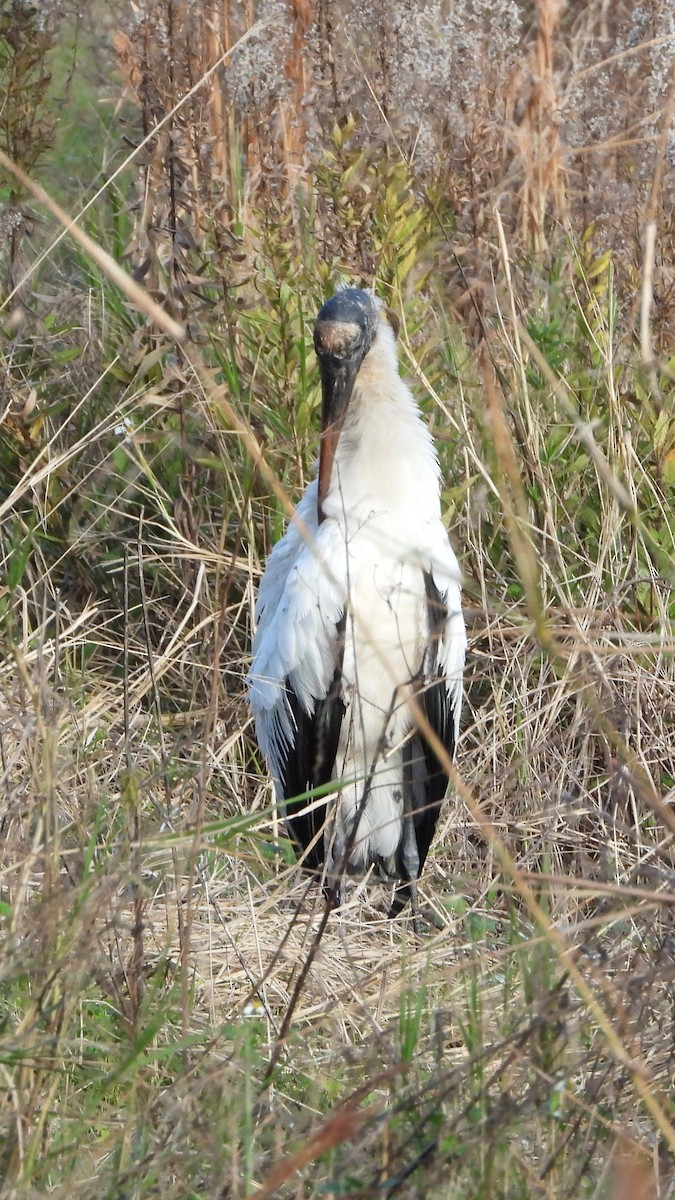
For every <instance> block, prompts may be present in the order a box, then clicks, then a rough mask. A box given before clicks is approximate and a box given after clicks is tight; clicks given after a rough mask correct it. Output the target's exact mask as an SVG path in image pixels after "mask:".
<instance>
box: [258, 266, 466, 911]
mask: <svg viewBox="0 0 675 1200" xmlns="http://www.w3.org/2000/svg"><path fill="white" fill-rule="evenodd" d="M314 346H315V349H316V353H317V356H318V359H319V366H320V369H321V383H322V395H323V404H322V431H321V448H320V456H319V469H318V475H317V477H316V478H315V479H314V481H313V482H312V483H311V484H310V485H309V487H308V488H307V490H306V492H305V494H304V496H303V498H302V500H301V501H300V503H299V505H298V507H297V510H296V518H297V519H294V520H293V521H292V522H291V523H290V525H289V527H288V529H287V531H286V533H285V535H284V536H283V538H282V539H281V540H280V541H279V542H278V543H277V545H276V546H275V547H274V548H273V550H272V553H271V554H270V557H269V560H268V563H267V566H266V569H265V572H264V575H263V578H262V582H261V584H260V590H259V594H258V601H257V608H256V621H257V631H256V634H255V638H254V643H253V662H252V666H251V669H250V672H249V676H248V685H249V696H250V703H251V708H252V711H253V715H254V717H255V730H256V737H257V740H258V744H259V745H260V748H261V750H262V751H263V753H264V755H265V758H266V759H267V763H268V765H269V768H270V772H271V774H272V776H273V779H274V783H275V786H276V792H277V798H278V800H279V802H280V803H281V805H282V806H283V809H284V811H285V815H286V822H287V826H288V831H289V833H290V836H291V838H292V840H293V843H294V845H295V848H296V851H297V853H298V856H299V857H300V859H301V862H302V864H303V866H304V867H305V868H306V869H308V870H311V871H313V872H315V873H316V874H317V875H318V876H320V877H321V878H322V880H323V883H324V887H325V888H326V890H327V892H328V893H329V894H332V895H334V896H339V899H340V902H342V901H343V900H344V875H345V872H346V871H347V872H353V871H354V872H365V871H367V870H368V869H369V868H370V867H371V866H374V867H375V868H376V869H377V871H378V872H379V874H380V875H381V876H382V877H383V878H384V879H387V880H391V881H395V883H396V887H395V891H394V898H393V902H392V905H391V909H390V914H389V915H390V916H394V915H395V914H396V913H398V912H399V911H400V910H401V909H402V908H403V906H404V905H405V904H406V902H407V901H408V900H411V902H412V908H413V914H414V917H415V923H416V924H417V919H418V917H419V901H418V895H417V881H418V879H419V875H420V872H421V870H422V867H423V866H424V861H425V859H426V856H427V852H428V850H429V846H430V844H431V840H432V837H433V834H434V830H435V827H436V823H437V821H438V815H439V811H440V807H441V802H442V800H443V797H444V796H445V792H446V788H447V784H448V776H447V772H446V771H445V770H444V767H443V765H442V764H441V763H440V762H439V760H438V759H437V757H436V754H435V753H434V750H433V748H432V746H431V745H430V744H429V742H428V740H427V737H425V734H424V729H423V726H424V721H422V722H419V717H418V718H417V720H416V715H415V714H416V711H417V712H418V713H419V712H421V713H422V714H423V717H424V718H425V720H426V722H428V725H429V726H430V727H431V729H432V730H433V732H434V733H435V735H436V737H437V738H438V739H439V741H440V742H441V743H442V745H443V746H444V747H445V750H446V751H447V753H448V755H449V756H450V757H451V758H452V756H453V755H454V752H455V747H456V744H457V737H458V733H459V718H460V706H461V697H462V673H463V666H464V654H465V647H466V633H465V629H464V621H463V618H462V611H461V602H460V587H459V580H460V573H459V568H458V565H457V559H456V558H455V555H454V552H453V550H452V547H451V545H450V542H449V540H448V536H447V533H446V531H445V528H444V526H443V523H442V521H441V508H440V472H439V466H438V459H437V457H436V452H435V449H434V444H433V442H432V439H431V436H430V433H429V430H428V428H427V426H426V424H425V422H424V421H423V419H422V416H421V414H420V411H419V408H418V406H417V404H416V403H415V400H414V399H413V397H412V395H411V393H410V390H409V389H408V387H407V386H406V384H405V383H404V382H403V380H402V379H401V378H400V376H399V373H398V361H397V353H396V341H395V333H394V330H393V328H392V323H390V320H389V319H388V314H387V312H386V310H385V309H384V308H383V307H382V306H381V304H380V303H379V301H378V300H377V299H376V298H375V297H374V296H372V295H371V294H370V293H368V292H365V291H361V290H360V289H358V288H344V289H342V290H340V291H338V292H337V293H336V294H335V295H334V296H333V297H332V299H330V300H328V301H327V302H326V304H324V306H323V308H322V309H321V311H320V312H319V315H318V317H317V321H316V326H315V329H314ZM411 697H412V702H411ZM331 781H334V787H333V788H332V789H331V788H326V787H325V786H323V785H329V784H330V783H331ZM322 787H323V791H319V792H318V794H317V795H315V797H314V798H312V797H310V798H309V799H308V798H307V793H308V792H311V791H312V790H315V789H321V788H322Z"/></svg>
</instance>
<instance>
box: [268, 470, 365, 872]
mask: <svg viewBox="0 0 675 1200" xmlns="http://www.w3.org/2000/svg"><path fill="white" fill-rule="evenodd" d="M316 508H317V484H316V481H315V482H313V483H312V484H310V486H309V488H308V489H307V492H306V493H305V496H304V497H303V499H302V501H301V502H300V504H299V505H298V509H297V516H298V517H299V518H300V520H301V521H302V523H303V526H304V529H301V528H300V526H299V524H297V523H296V522H293V523H291V525H289V527H288V530H287V532H286V533H285V535H284V537H283V538H282V539H281V541H280V542H278V543H277V545H276V546H275V547H274V549H273V551H272V553H271V555H270V557H269V560H268V564H267V568H266V570H265V574H264V576H263V579H262V582H261V585H260V590H259V596H258V605H257V612H256V615H257V619H258V628H257V631H256V635H255V639H254V643H253V662H252V665H251V669H250V671H249V674H248V680H247V682H248V687H249V700H250V704H251V709H252V711H253V715H254V718H255V730H256V738H257V740H258V744H259V746H260V748H261V750H262V751H263V754H264V755H265V758H266V759H267V763H268V765H269V768H270V772H271V774H272V777H273V779H274V782H275V786H276V790H277V796H278V798H279V800H280V801H281V802H283V804H284V808H285V811H286V814H287V817H288V825H289V832H290V833H291V836H292V838H293V840H294V842H295V844H296V848H297V849H298V850H299V851H301V852H305V851H307V857H306V859H305V865H306V866H308V867H314V868H315V867H318V866H319V865H320V864H321V863H322V861H323V840H322V838H321V837H320V836H317V835H318V834H319V831H320V829H321V827H322V825H323V822H324V810H323V809H322V808H321V807H318V808H316V809H314V810H313V811H312V812H309V813H307V812H303V810H304V809H306V807H307V801H305V800H301V801H299V802H298V803H297V804H294V803H293V797H295V796H298V795H300V794H301V793H303V792H306V791H309V790H311V789H312V788H315V787H318V786H320V785H322V784H325V783H327V782H329V780H330V779H331V778H332V776H333V768H334V765H335V757H336V753H337V744H338V738H339V736H340V728H341V725H342V719H343V716H344V705H343V703H342V699H341V666H342V652H343V649H344V612H345V604H346V587H345V584H344V578H345V574H346V567H345V566H344V565H343V564H345V563H346V550H345V545H344V540H343V539H342V538H341V535H340V533H339V530H336V529H335V528H334V527H333V526H334V523H333V522H330V523H325V524H323V525H321V526H318V525H317V520H316ZM309 847H311V849H309V850H308V848H309Z"/></svg>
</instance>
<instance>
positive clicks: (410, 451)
mask: <svg viewBox="0 0 675 1200" xmlns="http://www.w3.org/2000/svg"><path fill="white" fill-rule="evenodd" d="M323 512H324V516H325V517H327V518H333V519H335V520H338V521H339V522H340V523H346V524H347V525H349V526H350V527H352V528H353V527H354V525H355V523H358V522H360V521H363V520H370V519H373V517H376V518H378V519H384V520H387V519H393V520H396V521H397V522H400V521H401V520H402V519H406V520H410V521H412V522H414V520H420V519H422V520H423V519H425V518H430V519H433V518H435V517H438V516H439V515H440V500H439V470H438V462H437V459H436V453H435V450H434V446H433V443H432V440H431V437H430V434H429V431H428V429H427V427H426V424H425V423H424V422H423V420H422V418H421V415H420V412H419V409H418V407H417V404H416V403H415V400H414V399H413V397H412V395H411V393H410V391H409V389H408V387H407V386H406V384H405V383H404V382H403V380H402V379H401V378H400V376H399V374H398V370H397V364H396V351H395V348H394V346H393V341H391V342H390V341H389V339H381V338H380V337H378V338H377V340H376V342H375V344H374V346H373V348H372V350H371V351H370V353H369V354H368V355H367V357H366V358H365V360H364V362H363V365H362V367H361V370H360V371H359V375H358V378H357V381H356V384H355V387H354V393H353V396H352V399H351V403H350V405H349V409H348V412H347V416H346V418H345V422H344V425H343V428H342V433H341V435H340V440H339V443H338V447H337V452H336V455H335V461H334V464H333V470H332V474H331V481H330V486H329V489H328V495H327V497H326V500H325V502H324V505H323Z"/></svg>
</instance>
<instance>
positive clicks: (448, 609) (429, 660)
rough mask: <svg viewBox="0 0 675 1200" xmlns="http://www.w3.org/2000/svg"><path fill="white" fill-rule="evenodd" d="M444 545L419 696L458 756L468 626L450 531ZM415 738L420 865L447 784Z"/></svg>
mask: <svg viewBox="0 0 675 1200" xmlns="http://www.w3.org/2000/svg"><path fill="white" fill-rule="evenodd" d="M442 550H443V554H442V558H440V559H439V557H438V556H437V555H434V556H433V558H432V563H431V570H429V571H425V572H424V585H425V590H426V598H427V606H426V609H427V622H426V624H427V630H426V639H427V641H426V649H425V654H424V660H423V679H422V683H421V690H420V695H419V701H420V704H421V706H422V709H423V711H424V714H425V716H426V718H427V720H428V722H429V724H430V726H431V728H432V729H433V731H434V733H435V734H436V736H437V737H438V738H439V740H440V742H441V743H442V745H443V746H444V747H445V749H446V751H447V753H448V755H449V757H450V758H454V755H455V750H456V748H457V740H458V737H459V722H460V715H461V705H462V677H463V672H464V657H465V653H466V631H465V628H464V618H463V616H462V609H461V596H460V589H459V568H458V566H457V561H456V559H455V556H454V553H453V551H452V548H451V547H450V544H449V542H447V535H445V547H442ZM412 742H413V745H412V748H411V760H412V761H411V770H412V791H413V807H414V822H415V834H416V838H417V848H418V853H419V857H420V870H421V869H422V867H423V865H424V862H425V859H426V856H427V853H428V851H429V847H430V845H431V841H432V839H433V836H434V831H435V829H436V823H437V821H438V815H439V813H440V809H441V803H442V801H443V798H444V796H445V793H446V790H447V786H448V774H447V771H446V770H445V768H444V767H443V766H442V764H441V763H440V762H439V761H438V759H437V757H436V754H435V752H434V750H433V749H432V748H431V746H430V745H429V743H428V742H427V741H426V739H425V738H424V737H422V736H421V735H415V736H414V737H413V739H412ZM415 743H417V744H415Z"/></svg>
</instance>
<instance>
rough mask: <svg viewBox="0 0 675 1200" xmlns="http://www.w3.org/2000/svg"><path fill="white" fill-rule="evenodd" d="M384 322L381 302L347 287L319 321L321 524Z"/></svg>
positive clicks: (325, 308)
mask: <svg viewBox="0 0 675 1200" xmlns="http://www.w3.org/2000/svg"><path fill="white" fill-rule="evenodd" d="M380 319H381V309H380V305H379V303H378V301H377V300H376V299H375V297H374V296H371V295H370V293H369V292H364V291H361V289H360V288H343V289H342V290H341V291H339V292H336V293H335V295H334V296H332V297H331V299H330V300H327V301H326V303H325V304H324V305H323V308H322V309H321V310H320V312H319V315H318V317H317V318H316V325H315V326H314V348H315V350H316V353H317V357H318V359H319V367H320V370H321V387H322V395H323V405H322V421H321V424H322V431H321V452H320V457H319V520H321V519H322V515H323V514H322V506H323V501H324V500H325V498H326V494H327V492H328V488H329V485H330V477H331V472H332V469H333V461H334V458H335V451H336V450H337V444H338V440H339V437H340V432H341V430H342V425H343V422H344V419H345V414H346V412H347V409H348V407H349V401H350V400H351V397H352V392H353V390H354V383H355V381H356V376H357V375H358V373H359V368H360V366H361V363H362V362H363V360H364V358H365V357H366V355H367V353H368V351H369V350H370V348H371V346H372V344H373V342H374V341H375V336H376V334H377V329H378V325H379V323H380Z"/></svg>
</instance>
